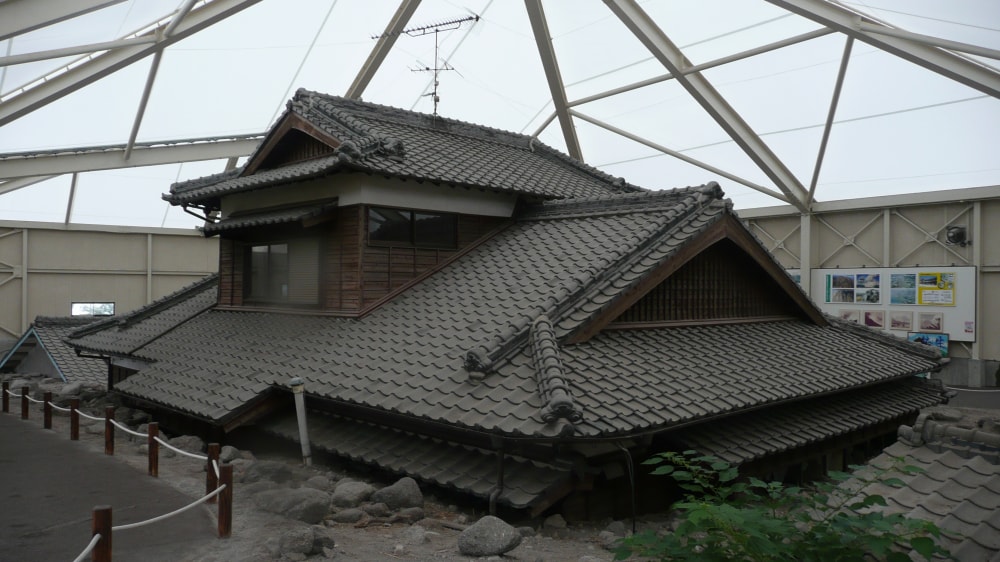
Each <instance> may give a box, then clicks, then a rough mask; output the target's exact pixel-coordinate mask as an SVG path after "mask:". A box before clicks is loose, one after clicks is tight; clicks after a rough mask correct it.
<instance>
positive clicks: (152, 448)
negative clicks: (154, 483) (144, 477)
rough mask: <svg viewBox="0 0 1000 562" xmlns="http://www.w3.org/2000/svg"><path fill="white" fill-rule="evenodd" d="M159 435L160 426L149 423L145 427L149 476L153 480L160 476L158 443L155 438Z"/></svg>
mask: <svg viewBox="0 0 1000 562" xmlns="http://www.w3.org/2000/svg"><path fill="white" fill-rule="evenodd" d="M159 434H160V424H158V423H156V422H149V425H148V426H146V443H147V444H148V445H149V463H148V464H149V475H150V476H152V477H154V478H159V476H160V442H159V441H157V440H156V437H157V436H158V435H159Z"/></svg>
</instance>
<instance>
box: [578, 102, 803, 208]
mask: <svg viewBox="0 0 1000 562" xmlns="http://www.w3.org/2000/svg"><path fill="white" fill-rule="evenodd" d="M570 113H571V114H572V115H573V116H574V117H577V118H579V119H583V120H584V121H587V122H588V123H593V124H594V125H597V126H598V127H601V128H602V129H606V130H608V131H611V132H612V133H616V134H618V135H621V136H623V137H625V138H627V139H630V140H633V141H635V142H637V143H639V144H643V145H646V146H648V147H649V148H652V149H653V150H658V151H660V152H662V153H664V154H666V155H668V156H673V157H674V158H677V159H678V160H682V161H684V162H687V163H688V164H691V165H693V166H698V167H699V168H701V169H703V170H708V171H709V172H712V173H713V174H719V175H720V176H722V177H724V178H727V179H730V180H732V181H734V182H736V183H739V184H743V185H745V186H747V187H749V188H751V189H756V190H757V191H759V192H761V193H764V194H767V195H770V196H771V197H774V198H775V199H778V200H781V201H784V202H786V203H787V202H788V198H787V197H785V196H784V195H782V194H781V193H778V192H777V191H775V190H773V189H768V188H766V187H764V186H762V185H759V184H756V183H754V182H752V181H749V180H745V179H743V178H741V177H739V176H737V175H734V174H730V173H729V172H727V171H725V170H722V169H720V168H716V167H715V166H712V165H711V164H706V163H704V162H702V161H701V160H697V159H695V158H691V157H690V156H688V155H686V154H683V153H681V152H677V151H676V150H671V149H669V148H667V147H665V146H663V145H661V144H657V143H655V142H653V141H651V140H647V139H644V138H642V137H640V136H638V135H635V134H632V133H630V132H628V131H626V130H624V129H619V128H618V127H615V126H614V125H609V124H608V123H605V122H603V121H600V120H598V119H594V118H593V117H590V116H589V115H584V114H583V113H580V112H579V111H577V110H575V109H571V110H570Z"/></svg>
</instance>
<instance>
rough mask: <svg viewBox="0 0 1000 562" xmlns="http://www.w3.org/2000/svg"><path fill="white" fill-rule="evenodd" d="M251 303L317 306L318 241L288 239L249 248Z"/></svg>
mask: <svg viewBox="0 0 1000 562" xmlns="http://www.w3.org/2000/svg"><path fill="white" fill-rule="evenodd" d="M248 257H249V260H247V262H248V266H249V271H248V273H249V275H247V286H246V292H245V295H246V297H247V300H248V301H251V302H254V301H256V302H265V303H287V304H293V305H314V304H317V303H318V302H319V241H318V240H317V239H313V238H302V239H295V240H289V241H287V242H281V243H273V244H255V245H253V246H250V247H249V256H248Z"/></svg>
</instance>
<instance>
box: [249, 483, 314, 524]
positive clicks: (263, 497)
mask: <svg viewBox="0 0 1000 562" xmlns="http://www.w3.org/2000/svg"><path fill="white" fill-rule="evenodd" d="M254 502H255V503H256V504H257V507H259V508H260V509H261V510H263V511H269V512H271V513H277V514H279V515H283V516H285V517H288V518H289V519H296V520H298V521H303V522H305V523H310V524H316V523H319V522H321V521H323V518H324V517H326V514H327V513H328V512H329V510H330V495H329V494H327V493H325V492H320V491H317V490H313V489H310V488H298V489H289V488H284V489H277V490H264V491H261V492H259V493H257V494H256V495H255V496H254Z"/></svg>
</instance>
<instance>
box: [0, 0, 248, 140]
mask: <svg viewBox="0 0 1000 562" xmlns="http://www.w3.org/2000/svg"><path fill="white" fill-rule="evenodd" d="M257 2H260V0H213V1H212V2H209V3H208V4H205V5H203V6H201V7H199V8H197V9H195V10H192V11H191V13H190V14H189V15H188V17H186V18H184V20H183V21H182V22H181V23H180V24H179V25H177V27H176V29H175V30H174V34H173V35H171V36H170V37H163V38H162V39H160V40H159V41H158V42H156V43H152V44H148V45H136V46H132V47H123V48H121V49H115V50H114V51H109V52H107V53H104V54H102V55H99V56H96V57H94V58H93V59H91V60H89V61H87V62H84V63H82V64H78V65H73V66H72V68H70V69H69V70H66V71H65V72H61V73H60V72H58V71H56V72H54V73H53V74H50V75H48V76H47V77H46V78H45V79H41V80H37V81H35V82H33V83H32V84H31V85H30V87H23V88H21V89H20V91H19V92H18V93H17V94H16V95H13V96H10V97H8V98H6V99H4V100H3V104H2V105H0V126H3V125H5V124H7V123H10V122H11V121H14V120H15V119H18V118H20V117H23V116H24V115H27V114H28V113H30V112H32V111H34V110H36V109H38V108H40V107H43V106H45V105H47V104H49V103H51V102H53V101H55V100H57V99H60V98H62V97H63V96H66V95H68V94H70V93H72V92H75V91H76V90H79V89H80V88H83V87H84V86H86V85H88V84H91V83H93V82H95V81H96V80H99V79H101V78H103V77H105V76H107V75H109V74H111V73H113V72H116V71H118V70H121V69H122V68H125V67H126V66H128V65H130V64H132V63H134V62H136V61H138V60H141V59H143V58H145V57H147V56H149V55H152V54H153V53H155V52H156V51H158V50H160V49H163V48H166V47H167V46H169V45H172V44H174V43H176V42H178V41H180V40H182V39H184V38H186V37H189V36H191V35H193V34H195V33H197V32H199V31H201V30H202V29H205V28H207V27H209V26H211V25H213V24H215V23H218V22H220V21H222V20H224V19H226V18H228V17H229V16H231V15H234V14H237V13H239V12H241V11H243V10H245V9H247V8H249V7H250V6H253V5H254V4H256V3H257ZM166 25H168V23H165V24H163V25H162V26H158V27H157V28H156V29H152V30H150V31H148V32H146V33H145V34H143V36H145V35H150V36H155V35H156V34H157V33H158V32H160V31H161V29H162V28H163V27H165V26H166Z"/></svg>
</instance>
